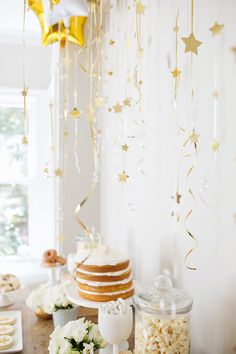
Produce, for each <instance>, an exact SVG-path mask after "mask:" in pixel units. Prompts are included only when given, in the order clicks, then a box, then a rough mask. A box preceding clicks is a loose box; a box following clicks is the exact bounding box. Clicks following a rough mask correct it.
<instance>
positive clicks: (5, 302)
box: [0, 285, 25, 307]
mask: <svg viewBox="0 0 236 354" xmlns="http://www.w3.org/2000/svg"><path fill="white" fill-rule="evenodd" d="M24 287H25V286H24V285H21V287H20V288H19V289H16V290H13V291H8V292H0V307H6V306H10V305H12V304H14V300H13V299H12V297H11V295H15V294H17V293H19V292H20V291H21V290H22V289H24Z"/></svg>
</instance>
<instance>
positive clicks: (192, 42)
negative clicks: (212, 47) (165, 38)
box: [182, 32, 202, 55]
mask: <svg viewBox="0 0 236 354" xmlns="http://www.w3.org/2000/svg"><path fill="white" fill-rule="evenodd" d="M182 40H183V42H184V43H185V53H187V52H191V53H194V54H196V55H198V47H199V46H200V45H201V44H202V42H200V41H198V40H197V39H196V38H195V36H194V34H193V32H191V33H190V35H189V37H182Z"/></svg>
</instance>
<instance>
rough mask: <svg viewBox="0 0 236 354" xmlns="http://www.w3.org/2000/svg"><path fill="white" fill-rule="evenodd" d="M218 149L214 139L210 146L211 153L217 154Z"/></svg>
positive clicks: (218, 145) (217, 142) (216, 141)
mask: <svg viewBox="0 0 236 354" xmlns="http://www.w3.org/2000/svg"><path fill="white" fill-rule="evenodd" d="M219 147H220V142H219V141H218V140H216V139H214V140H213V142H212V144H211V149H212V151H213V152H218V151H219Z"/></svg>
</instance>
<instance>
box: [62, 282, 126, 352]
mask: <svg viewBox="0 0 236 354" xmlns="http://www.w3.org/2000/svg"><path fill="white" fill-rule="evenodd" d="M66 293H67V297H68V298H69V300H70V301H71V302H72V303H73V304H75V305H78V306H83V307H88V308H91V309H99V307H100V306H102V305H104V302H96V301H90V300H86V299H83V298H82V297H80V296H79V293H78V290H77V287H76V284H75V283H74V282H71V283H70V284H69V285H68V286H67V289H66ZM125 301H127V303H128V304H130V305H132V304H133V299H132V297H130V298H128V299H126V300H125ZM128 349H129V343H128V342H127V341H126V342H124V343H122V344H120V345H119V351H125V350H128ZM112 351H113V346H112V345H110V344H108V345H107V346H106V348H104V349H100V350H99V353H100V354H111V353H112Z"/></svg>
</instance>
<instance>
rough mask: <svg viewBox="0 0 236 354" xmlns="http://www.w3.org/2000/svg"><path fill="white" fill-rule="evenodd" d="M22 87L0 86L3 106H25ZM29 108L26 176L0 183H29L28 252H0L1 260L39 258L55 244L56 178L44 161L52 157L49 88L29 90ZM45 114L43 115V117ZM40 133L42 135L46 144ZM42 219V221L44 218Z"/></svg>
mask: <svg viewBox="0 0 236 354" xmlns="http://www.w3.org/2000/svg"><path fill="white" fill-rule="evenodd" d="M20 91H21V90H20V89H18V88H17V89H6V88H0V106H2V107H20V108H23V98H22V96H21V92H20ZM27 111H28V118H29V120H28V130H29V140H30V143H29V145H28V149H29V150H28V163H27V170H28V173H27V177H26V178H23V179H17V178H16V179H14V178H9V180H5V181H4V180H1V179H0V184H8V183H14V184H18V183H19V184H27V185H28V191H29V192H28V245H29V255H27V256H20V255H12V256H0V262H3V263H5V262H15V261H16V262H29V261H35V259H40V258H41V254H42V252H43V250H45V249H47V248H52V247H54V246H55V181H54V179H53V178H51V179H48V178H46V176H45V175H44V174H43V165H44V164H45V163H46V162H47V160H48V158H49V146H50V128H49V127H50V122H49V107H48V91H47V90H30V92H29V96H28V97H27ZM42 117H43V118H44V119H42ZM41 135H43V144H41V142H42V138H41ZM41 220H42V221H41Z"/></svg>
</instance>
